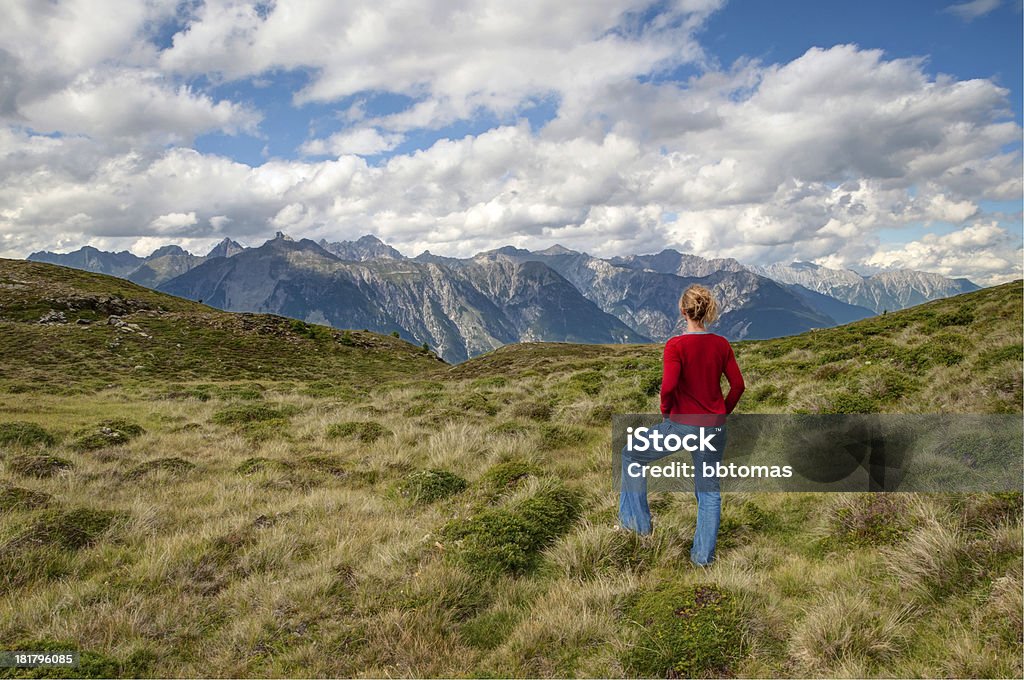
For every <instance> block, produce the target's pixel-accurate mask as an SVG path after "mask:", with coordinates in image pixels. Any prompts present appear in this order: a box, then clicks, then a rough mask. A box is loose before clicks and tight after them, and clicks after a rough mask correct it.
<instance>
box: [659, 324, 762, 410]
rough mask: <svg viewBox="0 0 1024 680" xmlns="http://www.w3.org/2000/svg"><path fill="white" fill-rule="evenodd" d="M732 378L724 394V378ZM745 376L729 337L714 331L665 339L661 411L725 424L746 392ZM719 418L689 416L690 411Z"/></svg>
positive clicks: (729, 379)
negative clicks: (741, 371) (738, 364)
mask: <svg viewBox="0 0 1024 680" xmlns="http://www.w3.org/2000/svg"><path fill="white" fill-rule="evenodd" d="M722 375H725V377H726V379H727V380H728V381H729V394H728V395H727V396H725V397H724V398H723V397H722V387H721V379H722ZM743 389H744V385H743V376H742V375H741V374H740V367H739V366H737V365H736V357H735V356H734V355H733V353H732V346H731V345H730V344H729V341H728V340H726V339H725V338H723V337H722V336H721V335H715V334H714V333H684V334H683V335H677V336H676V337H674V338H670V339H669V341H668V342H666V343H665V356H664V371H663V373H662V376H661V413H662V414H663V415H665V416H670V417H671V418H672V420H674V421H676V422H678V423H686V424H690V425H721V424H722V423H724V422H725V418H724V416H725V414H727V413H732V410H733V409H734V408H736V402H737V401H739V399H740V395H741V394H743ZM705 414H708V415H719V416H721V417H719V418H707V417H705V418H686V417H680V416H687V415H705Z"/></svg>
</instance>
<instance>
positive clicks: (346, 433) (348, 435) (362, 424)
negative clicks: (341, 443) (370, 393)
mask: <svg viewBox="0 0 1024 680" xmlns="http://www.w3.org/2000/svg"><path fill="white" fill-rule="evenodd" d="M391 434H393V433H392V432H391V430H389V429H388V428H386V427H384V426H383V425H381V424H380V423H375V422H373V421H372V420H367V421H349V422H344V423H335V424H333V425H331V426H330V427H328V428H327V438H328V439H356V440H358V441H360V442H362V443H364V444H372V443H373V442H375V441H377V440H378V439H381V438H383V437H388V436H390V435H391Z"/></svg>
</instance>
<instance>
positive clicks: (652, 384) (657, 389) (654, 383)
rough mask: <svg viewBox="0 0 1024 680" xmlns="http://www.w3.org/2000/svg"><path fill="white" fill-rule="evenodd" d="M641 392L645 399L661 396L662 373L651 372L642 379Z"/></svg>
mask: <svg viewBox="0 0 1024 680" xmlns="http://www.w3.org/2000/svg"><path fill="white" fill-rule="evenodd" d="M640 392H641V393H643V395H644V396H645V397H653V396H654V395H656V394H661V371H651V372H649V373H645V374H643V375H642V376H641V377H640Z"/></svg>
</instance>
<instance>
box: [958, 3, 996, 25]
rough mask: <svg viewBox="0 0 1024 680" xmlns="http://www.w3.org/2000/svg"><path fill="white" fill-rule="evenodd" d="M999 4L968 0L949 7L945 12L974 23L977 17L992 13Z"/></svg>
mask: <svg viewBox="0 0 1024 680" xmlns="http://www.w3.org/2000/svg"><path fill="white" fill-rule="evenodd" d="M1001 4H1002V0H970V2H961V3H957V4H955V5H950V6H949V7H947V8H946V10H945V11H947V12H949V13H950V14H955V15H957V16H958V17H960V18H961V19H963V20H964V21H974V20H975V19H977V18H978V17H983V16H985V15H986V14H988V13H990V12H992V11H993V10H995V9H996V8H997V7H999V5H1001Z"/></svg>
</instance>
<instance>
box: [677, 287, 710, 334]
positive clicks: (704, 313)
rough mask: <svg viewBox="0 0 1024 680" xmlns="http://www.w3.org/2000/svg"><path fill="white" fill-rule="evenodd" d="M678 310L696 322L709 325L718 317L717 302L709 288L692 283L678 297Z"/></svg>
mask: <svg viewBox="0 0 1024 680" xmlns="http://www.w3.org/2000/svg"><path fill="white" fill-rule="evenodd" d="M679 311H680V312H681V313H682V314H683V315H684V316H687V317H689V318H691V319H693V320H694V321H696V322H697V323H703V324H705V325H710V324H713V323H714V322H715V319H717V318H718V303H717V302H715V298H714V297H713V296H712V295H711V291H710V290H708V289H707V288H705V287H704V286H698V285H692V286H690V287H689V288H687V289H686V291H685V292H684V293H683V295H682V297H680V298H679Z"/></svg>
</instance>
